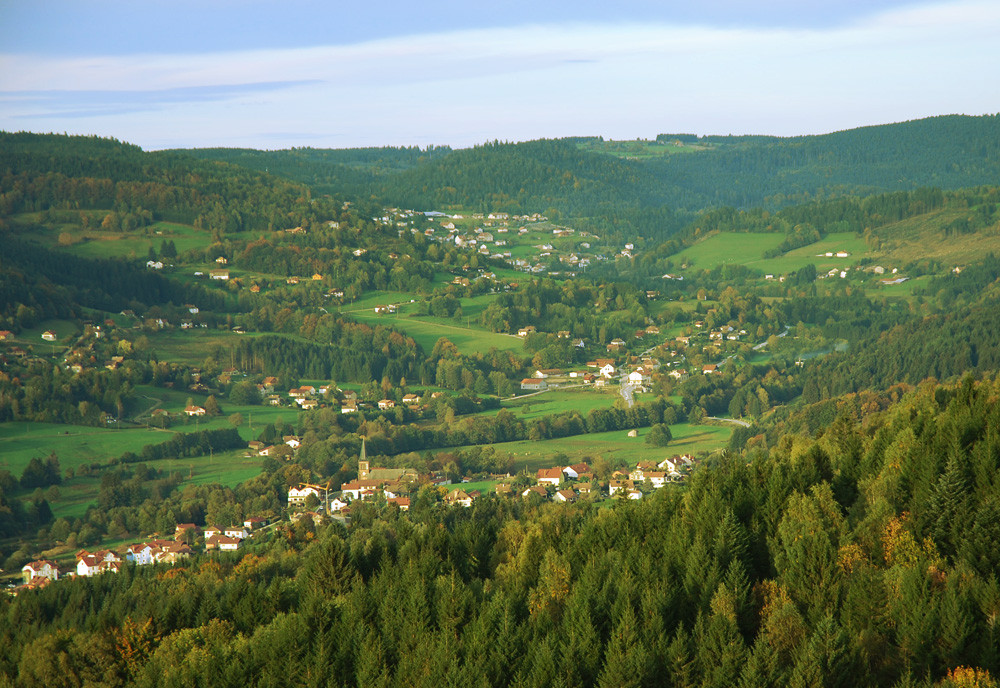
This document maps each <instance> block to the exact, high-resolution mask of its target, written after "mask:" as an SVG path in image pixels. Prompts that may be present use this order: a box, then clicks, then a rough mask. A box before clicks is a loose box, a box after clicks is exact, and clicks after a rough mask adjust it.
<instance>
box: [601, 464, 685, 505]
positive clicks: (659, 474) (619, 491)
mask: <svg viewBox="0 0 1000 688" xmlns="http://www.w3.org/2000/svg"><path fill="white" fill-rule="evenodd" d="M693 466H694V457H693V456H691V455H690V454H684V455H682V456H672V457H670V458H668V459H663V461H660V462H659V463H657V462H655V461H640V462H639V463H638V465H636V467H635V468H634V469H632V470H631V471H629V472H628V474H625V473H622V472H621V471H615V473H614V475H612V477H611V481H610V482H609V483H608V496H609V497H615V496H616V495H618V496H624V497H627V498H628V499H642V497H643V494H644V492H643V488H644V486H648V488H647V489H649V488H651V489H653V490H658V489H660V488H662V487H663V486H665V485H666V484H667V483H679V482H683V481H684V478H685V477H686V475H687V474H688V473H690V471H691V468H692V467H693Z"/></svg>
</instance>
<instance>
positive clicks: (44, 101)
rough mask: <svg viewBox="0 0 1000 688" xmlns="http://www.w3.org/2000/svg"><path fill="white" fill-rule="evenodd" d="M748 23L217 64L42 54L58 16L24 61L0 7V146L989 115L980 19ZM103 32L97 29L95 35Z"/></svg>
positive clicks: (809, 124) (325, 44) (343, 36)
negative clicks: (67, 137) (79, 137)
mask: <svg viewBox="0 0 1000 688" xmlns="http://www.w3.org/2000/svg"><path fill="white" fill-rule="evenodd" d="M88 4H91V3H83V5H88ZM209 4H210V5H212V6H213V7H215V6H219V7H228V8H229V9H230V10H233V9H235V6H234V5H233V3H231V2H228V1H220V2H218V3H209ZM784 4H785V5H788V4H789V3H784ZM807 4H808V3H807ZM296 5H297V6H307V5H308V3H305V2H304V0H303V1H302V2H298V3H296ZM745 5H747V3H738V2H728V3H727V2H721V1H720V2H716V3H714V6H715V7H717V8H718V7H722V8H723V9H726V10H727V11H728V13H720V16H716V17H713V16H697V17H690V16H682V15H677V16H676V18H674V17H671V16H660V15H657V16H655V17H654V19H655V21H642V17H641V16H639V13H638V11H634V12H632V14H629V13H628V12H625V13H623V14H622V15H620V16H619V17H610V18H608V19H607V20H605V21H601V22H597V21H595V20H594V19H592V18H590V17H588V16H586V15H587V12H583V13H582V14H581V15H578V16H574V15H573V14H572V13H571V12H570V13H567V15H566V17H567V18H566V19H565V20H562V21H556V20H555V19H553V18H551V17H548V16H544V17H542V18H541V19H542V21H537V22H536V21H527V22H525V23H522V24H517V25H511V23H510V22H509V21H508V22H505V23H498V24H497V25H495V26H487V25H482V26H480V25H478V24H477V25H476V26H474V27H470V26H466V25H463V23H462V22H458V21H457V22H455V23H454V25H451V26H444V27H443V30H437V31H433V30H423V31H417V32H412V31H414V30H415V29H414V27H409V28H410V29H411V32H406V31H402V30H399V28H398V27H394V26H388V27H386V29H385V31H384V32H383V35H379V32H378V31H376V30H373V29H371V28H368V29H365V28H364V27H365V26H367V25H366V24H364V22H365V21H366V20H368V19H369V18H368V17H367V16H360V15H359V16H358V17H356V18H355V24H356V25H357V26H358V27H360V28H358V30H357V32H356V34H352V33H351V32H350V31H336V32H332V33H331V38H330V40H329V41H324V40H323V36H322V35H318V36H317V35H313V34H309V33H308V32H307V34H308V35H307V36H305V38H309V40H304V41H303V44H301V45H281V44H272V45H264V44H262V41H261V40H258V39H256V38H255V37H254V35H253V34H252V32H249V33H248V35H246V36H244V37H243V38H242V39H241V40H234V39H232V37H231V36H230V34H229V33H224V32H223V27H214V28H215V29H216V30H217V31H218V32H219V35H220V36H221V35H225V36H227V37H228V38H227V39H226V40H222V41H220V45H203V46H202V47H201V48H200V49H199V46H197V45H189V41H187V40H182V39H184V38H185V36H186V34H183V32H181V33H177V34H176V36H173V37H172V36H170V35H161V34H159V33H158V34H157V35H156V37H151V38H150V39H149V40H148V41H146V42H145V43H144V44H142V45H132V44H131V43H130V42H128V41H125V42H123V44H116V45H115V47H114V49H110V48H107V47H105V48H104V49H103V50H102V49H100V46H99V45H98V46H97V47H95V46H94V45H91V44H87V43H81V44H80V45H75V44H73V43H72V42H71V41H70V42H67V41H65V40H63V41H61V42H60V41H57V40H56V38H57V37H58V36H59V35H60V34H59V31H58V30H57V29H58V27H59V26H61V24H60V23H59V22H72V21H74V19H75V17H74V16H73V15H72V13H70V14H69V16H65V17H62V18H61V19H60V18H56V17H52V18H51V21H52V22H54V24H53V26H54V29H53V36H51V37H50V38H49V39H46V38H45V37H42V38H40V39H38V40H35V41H34V42H32V43H30V44H29V43H27V42H25V41H23V40H22V39H21V38H19V36H21V34H20V33H16V31H15V29H16V28H17V23H18V22H25V21H29V19H30V17H29V16H28V15H27V14H26V13H22V14H20V15H19V14H17V13H16V12H13V13H12V12H11V7H10V5H0V23H2V24H3V25H4V26H6V27H7V28H6V29H0V40H2V43H0V129H4V130H7V131H36V132H59V133H62V132H67V133H71V134H96V135H100V136H111V137H114V138H118V139H122V140H125V141H129V142H132V143H136V144H138V145H140V146H142V147H143V148H145V149H147V150H150V149H160V148H188V147H206V146H228V147H235V146H243V147H253V148H269V149H275V148H288V147H292V146H312V147H329V148H346V147H360V146H383V145H420V146H426V145H432V144H433V145H451V146H453V147H465V146H470V145H475V144H478V143H482V142H485V141H490V140H494V139H500V140H510V141H519V140H529V139H537V138H554V137H564V136H584V135H587V136H604V137H605V138H609V139H635V138H653V137H655V136H656V135H657V134H659V133H679V132H685V133H695V134H723V135H724V134H770V135H778V136H794V135H805V134H820V133H828V132H831V131H838V130H843V129H850V128H855V127H858V126H866V125H875V124H883V123H889V122H897V121H904V120H910V119H917V118H922V117H927V116H934V115H945V114H969V115H981V114H993V113H996V112H997V111H1000V86H998V84H997V83H996V80H995V79H993V78H992V77H991V76H990V75H992V73H993V72H994V68H995V67H997V66H998V63H1000V48H998V47H997V45H996V43H997V41H996V40H995V36H996V35H998V34H1000V7H998V6H996V4H995V3H990V2H984V1H982V0H970V1H963V2H931V3H918V4H904V3H898V2H885V3H881V4H879V5H877V6H875V9H874V11H871V10H865V9H864V8H862V6H860V5H859V4H856V3H854V4H852V3H847V6H848V7H847V9H848V10H850V12H847V13H845V14H844V15H843V16H839V17H836V18H835V19H830V18H824V17H822V16H819V17H818V18H815V17H814V18H813V19H814V20H813V21H805V20H800V21H779V20H778V19H780V16H781V15H779V17H778V19H775V18H771V19H768V18H767V17H762V20H761V21H759V22H749V21H741V22H733V21H732V20H731V16H732V11H733V10H734V8H735V9H737V10H745ZM92 6H93V7H96V8H103V9H104V10H110V9H112V8H114V7H120V6H121V3H117V2H100V3H98V2H95V3H92ZM151 6H152V7H153V8H154V9H155V8H160V10H161V11H162V7H163V6H162V5H161V4H158V3H152V5H151ZM248 7H249V8H250V10H253V9H254V8H255V7H256V8H257V9H260V8H261V7H262V5H260V4H257V3H253V2H251V3H249V4H248ZM316 9H317V10H318V9H319V5H316ZM640 9H643V10H644V11H648V7H643V8H640ZM133 11H136V10H134V9H133ZM251 14H252V12H251ZM220 16H223V15H220ZM786 16H796V17H799V18H800V19H801V13H800V14H799V15H787V13H786ZM102 19H104V20H107V17H103V16H102V15H101V13H100V12H97V13H96V16H95V17H94V18H93V20H92V21H95V22H96V21H101V20H102ZM251 20H252V17H248V18H245V20H244V21H245V22H248V23H249V24H253V25H254V26H256V23H254V22H252V21H251ZM428 21H429V20H428ZM468 21H472V18H470V19H469V20H468ZM477 21H478V20H477ZM439 24H440V22H439ZM434 26H437V24H435V25H434ZM78 28H85V27H78ZM228 28H232V27H228ZM417 28H419V27H417ZM212 29H213V26H212V25H211V24H208V25H200V26H199V29H198V31H199V32H208V31H211V30H212ZM172 30H173V31H180V29H172ZM333 33H336V38H335V39H334V38H333V37H332V34H333ZM171 38H173V39H174V40H173V41H172V42H171ZM352 39H356V40H352ZM279 43H280V42H279ZM171 46H176V49H171ZM143 47H145V49H142V48H143ZM984 75H986V76H984Z"/></svg>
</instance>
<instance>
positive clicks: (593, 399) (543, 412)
mask: <svg viewBox="0 0 1000 688" xmlns="http://www.w3.org/2000/svg"><path fill="white" fill-rule="evenodd" d="M618 399H621V395H619V394H618V388H617V387H607V388H605V389H604V390H601V389H594V388H592V387H589V386H588V387H584V386H582V384H581V386H580V387H559V388H555V389H549V390H546V391H545V392H542V393H541V394H533V395H531V396H522V397H516V398H514V399H505V400H504V401H503V408H505V409H507V410H508V411H510V412H512V413H514V414H515V415H516V416H517V417H518V418H522V419H524V420H531V419H534V418H540V417H542V416H550V415H554V414H557V413H566V412H568V411H579V412H580V414H581V415H583V416H586V415H587V414H588V413H590V412H591V411H593V410H594V409H598V408H608V407H610V406H613V405H614V403H615V401H616V400H618ZM497 413H498V411H489V412H487V415H496V414H497Z"/></svg>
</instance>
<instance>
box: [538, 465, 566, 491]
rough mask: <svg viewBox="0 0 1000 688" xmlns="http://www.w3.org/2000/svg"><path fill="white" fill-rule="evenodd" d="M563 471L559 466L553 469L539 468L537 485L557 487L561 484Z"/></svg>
mask: <svg viewBox="0 0 1000 688" xmlns="http://www.w3.org/2000/svg"><path fill="white" fill-rule="evenodd" d="M562 477H563V469H562V468H560V467H559V466H556V467H555V468H539V469H538V474H537V477H536V479H537V481H538V484H539V485H555V486H557V487H558V486H559V483H560V482H562Z"/></svg>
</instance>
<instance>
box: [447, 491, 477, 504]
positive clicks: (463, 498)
mask: <svg viewBox="0 0 1000 688" xmlns="http://www.w3.org/2000/svg"><path fill="white" fill-rule="evenodd" d="M444 501H445V503H446V504H451V505H452V506H455V505H459V506H464V507H466V508H468V507H470V506H472V497H470V496H469V495H468V494H467V493H466V492H465V490H461V489H455V490H452V491H451V492H449V493H448V495H447V496H446V497H445V498H444Z"/></svg>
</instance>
